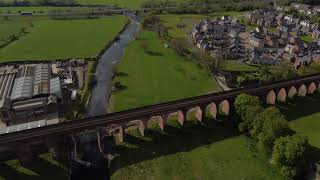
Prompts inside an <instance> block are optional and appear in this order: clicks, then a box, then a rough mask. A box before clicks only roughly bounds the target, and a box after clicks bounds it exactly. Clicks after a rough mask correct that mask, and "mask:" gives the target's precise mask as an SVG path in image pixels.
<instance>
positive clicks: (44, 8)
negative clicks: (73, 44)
mask: <svg viewBox="0 0 320 180" xmlns="http://www.w3.org/2000/svg"><path fill="white" fill-rule="evenodd" d="M93 9H94V8H89V7H52V6H22V7H0V14H6V13H19V12H33V13H47V12H80V11H81V12H90V11H92V10H93Z"/></svg>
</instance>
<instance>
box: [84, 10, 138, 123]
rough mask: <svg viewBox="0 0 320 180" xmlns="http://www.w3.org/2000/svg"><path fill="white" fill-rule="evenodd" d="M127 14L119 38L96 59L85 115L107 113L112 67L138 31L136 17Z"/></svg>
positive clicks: (117, 62)
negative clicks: (94, 79) (93, 85)
mask: <svg viewBox="0 0 320 180" xmlns="http://www.w3.org/2000/svg"><path fill="white" fill-rule="evenodd" d="M127 16H128V17H129V18H130V22H129V24H128V25H127V26H126V29H125V30H124V31H123V32H122V33H121V34H120V36H119V38H120V39H119V40H118V41H116V42H114V43H113V44H112V45H111V46H110V47H109V48H108V49H107V50H106V51H105V52H104V53H103V55H102V56H101V58H100V59H99V61H98V64H97V68H96V72H95V77H96V81H97V83H96V85H95V87H94V88H93V89H92V91H91V100H90V102H89V104H88V108H87V112H86V117H92V116H99V115H103V114H106V113H107V107H108V106H109V101H110V95H111V89H112V77H113V75H114V73H113V68H114V67H115V66H117V65H118V64H119V62H120V60H121V57H122V56H123V53H124V49H125V48H126V47H127V45H128V44H129V43H130V42H132V41H133V40H134V39H135V38H136V36H137V35H138V33H139V31H140V23H139V19H138V17H137V16H135V15H134V14H127Z"/></svg>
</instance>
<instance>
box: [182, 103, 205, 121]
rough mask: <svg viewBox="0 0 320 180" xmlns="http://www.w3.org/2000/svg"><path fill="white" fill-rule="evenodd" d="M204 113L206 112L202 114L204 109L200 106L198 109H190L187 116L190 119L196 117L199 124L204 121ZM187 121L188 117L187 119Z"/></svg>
mask: <svg viewBox="0 0 320 180" xmlns="http://www.w3.org/2000/svg"><path fill="white" fill-rule="evenodd" d="M190 113H191V114H190ZM203 113H205V110H204V112H202V109H201V107H200V106H196V107H192V108H190V109H189V110H188V111H187V112H186V116H188V117H190V115H191V116H192V117H194V118H195V119H196V120H197V121H198V122H201V121H202V118H203ZM185 120H187V119H186V117H185Z"/></svg>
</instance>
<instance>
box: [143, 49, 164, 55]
mask: <svg viewBox="0 0 320 180" xmlns="http://www.w3.org/2000/svg"><path fill="white" fill-rule="evenodd" d="M144 52H145V53H147V54H148V55H150V56H163V54H162V53H159V52H154V51H149V50H146V51H144Z"/></svg>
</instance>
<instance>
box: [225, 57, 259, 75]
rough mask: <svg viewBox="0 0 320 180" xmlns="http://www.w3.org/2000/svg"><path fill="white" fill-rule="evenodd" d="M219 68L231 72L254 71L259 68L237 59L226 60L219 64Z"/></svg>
mask: <svg viewBox="0 0 320 180" xmlns="http://www.w3.org/2000/svg"><path fill="white" fill-rule="evenodd" d="M219 65H220V69H222V70H224V71H233V72H249V71H250V72H255V71H258V70H259V67H258V66H250V65H247V64H245V63H242V62H241V61H238V60H226V61H222V62H221V63H220V64H219Z"/></svg>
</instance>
